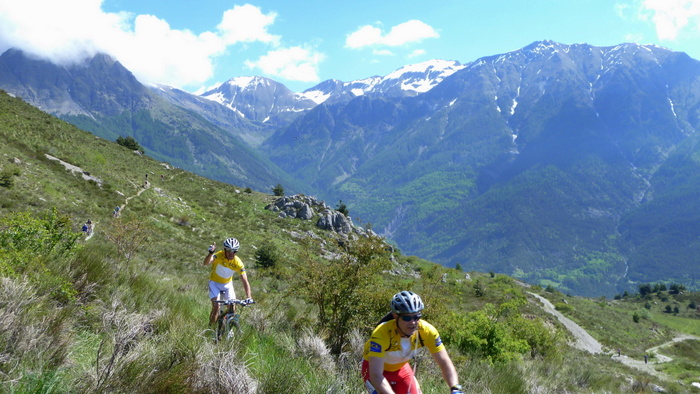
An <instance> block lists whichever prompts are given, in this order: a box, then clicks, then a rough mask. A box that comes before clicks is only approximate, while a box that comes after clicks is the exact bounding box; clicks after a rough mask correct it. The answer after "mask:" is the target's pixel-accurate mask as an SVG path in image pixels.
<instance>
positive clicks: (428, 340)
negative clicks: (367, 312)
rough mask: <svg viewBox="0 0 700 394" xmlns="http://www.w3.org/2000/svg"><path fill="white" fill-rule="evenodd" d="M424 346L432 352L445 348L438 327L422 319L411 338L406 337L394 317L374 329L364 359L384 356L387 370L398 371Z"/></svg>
mask: <svg viewBox="0 0 700 394" xmlns="http://www.w3.org/2000/svg"><path fill="white" fill-rule="evenodd" d="M422 346H425V347H427V348H428V350H429V351H430V353H437V352H439V351H441V350H443V349H444V348H445V345H443V344H442V339H440V334H439V333H438V331H437V329H435V327H434V326H433V325H432V324H430V323H428V322H427V321H425V320H420V321H419V322H418V329H417V330H416V332H414V333H413V335H411V336H410V337H409V338H404V337H402V334H401V332H400V331H399V329H398V327H397V326H396V319H392V320H389V321H387V322H384V323H382V324H380V325H378V326H377V328H375V329H374V331H373V332H372V336H371V337H370V339H369V340H368V341H367V342H366V343H365V352H364V359H365V360H367V361H369V358H370V357H382V358H384V370H385V371H390V372H393V371H398V370H399V369H401V367H403V366H404V364H406V363H407V362H408V361H409V360H410V359H412V358H413V356H414V355H415V352H416V350H418V348H420V347H422Z"/></svg>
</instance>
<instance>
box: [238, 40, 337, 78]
mask: <svg viewBox="0 0 700 394" xmlns="http://www.w3.org/2000/svg"><path fill="white" fill-rule="evenodd" d="M324 58H325V55H323V54H322V53H319V52H316V51H315V50H313V49H309V48H304V47H299V46H296V47H291V48H282V49H277V50H274V51H270V52H268V53H267V54H266V55H264V56H261V57H260V58H259V59H258V60H257V61H247V62H246V65H247V66H248V68H250V69H256V68H257V69H260V70H261V71H262V72H263V73H265V74H269V75H273V76H277V77H282V78H285V79H289V80H293V81H301V82H317V81H319V80H320V78H319V76H318V66H319V64H320V63H321V62H322V61H323V60H324Z"/></svg>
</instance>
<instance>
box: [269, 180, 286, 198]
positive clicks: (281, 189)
mask: <svg viewBox="0 0 700 394" xmlns="http://www.w3.org/2000/svg"><path fill="white" fill-rule="evenodd" d="M272 194H274V195H275V196H278V197H282V196H284V187H282V185H280V184H279V183H278V184H277V185H275V187H273V188H272Z"/></svg>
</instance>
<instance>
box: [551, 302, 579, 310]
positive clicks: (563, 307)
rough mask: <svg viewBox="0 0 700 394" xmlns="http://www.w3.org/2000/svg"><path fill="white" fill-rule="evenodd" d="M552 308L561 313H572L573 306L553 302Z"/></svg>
mask: <svg viewBox="0 0 700 394" xmlns="http://www.w3.org/2000/svg"><path fill="white" fill-rule="evenodd" d="M554 308H555V309H556V310H558V311H559V312H561V313H572V312H573V311H574V307H573V306H571V305H569V304H567V303H565V302H557V303H555V304H554Z"/></svg>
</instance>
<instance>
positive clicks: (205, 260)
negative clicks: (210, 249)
mask: <svg viewBox="0 0 700 394" xmlns="http://www.w3.org/2000/svg"><path fill="white" fill-rule="evenodd" d="M212 260H214V254H213V253H212V254H208V255H207V257H205V258H204V261H203V262H202V265H209V264H211V261H212Z"/></svg>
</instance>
